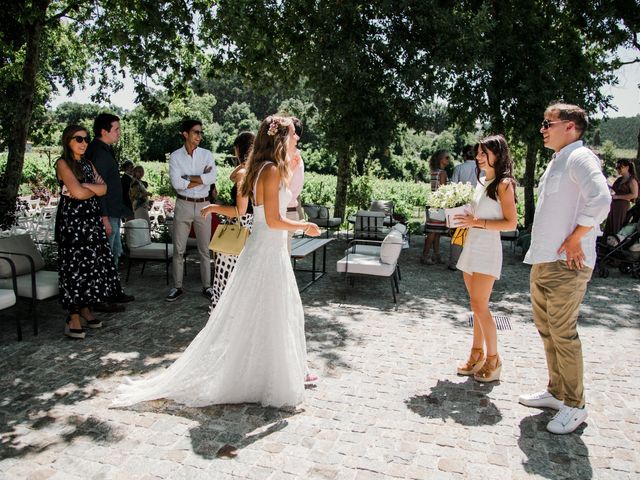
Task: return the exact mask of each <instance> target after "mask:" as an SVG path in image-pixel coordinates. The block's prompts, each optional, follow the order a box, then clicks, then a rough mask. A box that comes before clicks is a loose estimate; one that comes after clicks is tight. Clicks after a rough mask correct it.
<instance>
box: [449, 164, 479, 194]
mask: <svg viewBox="0 0 640 480" xmlns="http://www.w3.org/2000/svg"><path fill="white" fill-rule="evenodd" d="M451 182H452V183H470V184H471V185H473V186H474V187H475V186H476V185H477V184H478V177H477V176H476V161H475V160H465V161H464V163H461V164H460V165H456V168H454V169H453V175H451Z"/></svg>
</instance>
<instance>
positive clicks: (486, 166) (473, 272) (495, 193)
mask: <svg viewBox="0 0 640 480" xmlns="http://www.w3.org/2000/svg"><path fill="white" fill-rule="evenodd" d="M475 153H476V161H477V171H478V173H479V171H480V170H484V172H485V177H484V178H481V179H479V182H478V185H477V187H476V192H475V197H474V199H473V201H472V205H471V206H472V213H469V214H466V215H457V216H456V218H457V219H458V221H460V223H461V224H462V225H461V226H463V227H468V228H469V232H468V234H467V238H466V240H465V243H464V247H463V250H462V254H461V255H460V259H459V260H458V264H457V267H458V269H459V270H462V272H463V276H464V283H465V285H466V287H467V291H468V292H469V299H470V303H471V310H472V311H473V317H474V322H473V343H472V347H471V353H470V355H469V358H468V359H467V361H466V362H465V363H464V364H462V365H460V366H459V367H458V374H460V375H473V377H474V378H475V379H476V380H478V381H479V382H493V381H496V380H499V379H500V372H501V370H502V361H501V360H500V357H499V356H498V335H497V331H496V324H495V322H494V320H493V317H492V316H491V312H490V311H489V298H490V297H491V292H492V290H493V284H494V282H495V281H496V280H497V279H499V278H500V272H501V271H502V242H501V241H500V232H501V231H508V230H514V229H515V228H516V226H517V225H518V213H517V211H516V194H515V187H516V182H515V179H514V178H513V161H512V159H511V154H510V153H509V146H508V145H507V141H506V140H505V138H504V137H503V136H502V135H494V136H490V137H487V138H485V139H483V140H481V141H480V142H479V143H477V144H476V146H475Z"/></svg>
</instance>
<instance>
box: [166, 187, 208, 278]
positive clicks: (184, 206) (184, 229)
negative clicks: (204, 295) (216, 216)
mask: <svg viewBox="0 0 640 480" xmlns="http://www.w3.org/2000/svg"><path fill="white" fill-rule="evenodd" d="M207 205H209V202H206V201H205V202H197V203H195V202H188V201H186V200H181V199H179V198H178V199H176V208H175V210H174V212H173V286H174V287H176V288H182V277H183V276H184V252H185V250H186V249H187V238H189V232H190V231H191V224H193V229H194V230H195V232H196V241H197V243H198V259H199V260H200V280H201V281H202V287H203V288H209V287H210V286H211V254H210V253H209V242H210V241H211V218H210V217H207V218H202V217H201V216H200V210H202V209H203V208H204V207H206V206H207Z"/></svg>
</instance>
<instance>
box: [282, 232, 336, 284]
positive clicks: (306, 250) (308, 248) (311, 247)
mask: <svg viewBox="0 0 640 480" xmlns="http://www.w3.org/2000/svg"><path fill="white" fill-rule="evenodd" d="M331 241H333V238H309V237H301V238H293V239H291V258H293V269H294V270H295V271H297V272H311V281H310V282H309V283H307V284H306V285H304V286H303V287H302V288H301V289H300V291H301V292H304V291H305V290H306V289H307V288H309V287H310V286H311V285H312V284H313V283H314V282H315V281H316V280H318V279H319V278H321V277H322V276H324V274H325V273H327V244H328V243H329V242H331ZM321 248H322V270H318V268H317V262H316V253H317V252H318V250H320V249H321ZM309 254H313V257H312V263H311V265H312V266H311V270H309V269H301V268H297V264H296V262H297V261H298V260H302V259H303V258H305V257H306V256H307V255H309Z"/></svg>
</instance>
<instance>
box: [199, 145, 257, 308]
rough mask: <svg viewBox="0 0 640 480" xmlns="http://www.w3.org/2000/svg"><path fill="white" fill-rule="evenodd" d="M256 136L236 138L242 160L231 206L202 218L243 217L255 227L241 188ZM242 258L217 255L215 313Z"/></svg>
mask: <svg viewBox="0 0 640 480" xmlns="http://www.w3.org/2000/svg"><path fill="white" fill-rule="evenodd" d="M255 138H256V136H255V135H254V134H253V133H252V132H242V133H241V134H240V135H238V136H237V137H236V139H235V140H234V142H233V151H234V154H235V158H237V159H238V165H237V166H236V168H234V170H233V171H232V172H231V175H230V176H229V178H230V179H231V181H232V182H233V187H231V202H232V203H231V205H219V204H216V203H214V204H211V205H209V206H207V207H205V208H203V209H202V210H201V211H200V215H202V216H203V217H207V215H209V214H210V213H217V214H218V215H224V216H226V217H228V218H230V219H232V218H235V217H236V216H238V215H239V216H240V217H239V218H238V221H239V222H240V225H241V226H242V227H245V228H248V229H249V230H251V227H252V225H253V206H252V205H251V199H250V198H249V197H243V196H242V195H240V193H239V189H240V187H241V186H242V182H243V181H244V177H245V175H246V173H247V170H246V161H247V157H248V156H249V153H250V152H251V147H252V146H253V141H254V140H255ZM237 261H238V257H237V256H236V255H227V254H224V253H219V252H217V253H216V259H215V262H214V269H213V286H212V290H213V293H212V295H211V309H210V310H213V309H214V308H215V307H216V305H217V304H218V300H220V297H221V296H222V292H223V291H224V289H225V287H226V285H227V281H228V280H229V277H230V276H231V273H232V272H233V269H234V268H235V267H236V262H237Z"/></svg>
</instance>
